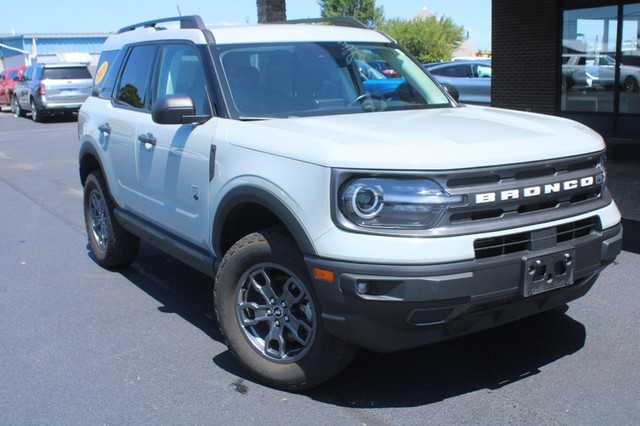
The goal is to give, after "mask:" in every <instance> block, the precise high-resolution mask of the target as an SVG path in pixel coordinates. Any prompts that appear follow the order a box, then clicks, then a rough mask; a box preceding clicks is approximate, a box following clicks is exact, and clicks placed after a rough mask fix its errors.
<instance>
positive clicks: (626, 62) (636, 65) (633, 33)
mask: <svg viewBox="0 0 640 426" xmlns="http://www.w3.org/2000/svg"><path fill="white" fill-rule="evenodd" d="M622 17H623V19H622V37H621V41H622V43H621V46H620V50H621V55H620V58H621V59H620V60H621V62H622V65H621V66H620V82H621V86H620V104H619V105H620V106H619V110H620V112H621V113H627V114H640V91H639V90H638V87H639V85H640V46H638V39H639V38H640V3H636V4H627V5H624V6H623V10H622Z"/></svg>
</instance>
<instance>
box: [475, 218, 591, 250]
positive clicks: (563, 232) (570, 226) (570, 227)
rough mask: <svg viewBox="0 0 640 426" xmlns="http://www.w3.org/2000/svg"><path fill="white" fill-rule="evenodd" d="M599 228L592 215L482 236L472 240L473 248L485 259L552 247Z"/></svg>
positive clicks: (586, 234) (584, 235)
mask: <svg viewBox="0 0 640 426" xmlns="http://www.w3.org/2000/svg"><path fill="white" fill-rule="evenodd" d="M599 229H600V221H599V220H598V218H597V217H595V216H594V217H590V218H587V219H583V220H579V221H576V222H570V223H565V224H562V225H558V226H555V227H552V228H545V229H541V230H535V231H530V232H520V233H517V234H509V235H502V236H499V237H493V238H482V239H479V240H476V241H474V243H473V248H474V252H475V256H476V259H486V258H488V257H495V256H502V255H505V254H511V253H517V252H521V251H527V250H528V251H533V250H535V249H536V248H539V247H544V248H547V247H553V246H556V245H557V244H559V243H565V242H568V241H573V240H576V239H578V238H582V237H586V236H588V235H590V234H592V233H594V232H597V231H598V230H599Z"/></svg>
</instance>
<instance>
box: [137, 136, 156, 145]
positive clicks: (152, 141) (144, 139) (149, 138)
mask: <svg viewBox="0 0 640 426" xmlns="http://www.w3.org/2000/svg"><path fill="white" fill-rule="evenodd" d="M138 140H139V141H140V142H142V143H148V144H151V145H153V146H155V145H156V138H155V137H154V136H153V134H151V133H147V134H146V135H140V136H138Z"/></svg>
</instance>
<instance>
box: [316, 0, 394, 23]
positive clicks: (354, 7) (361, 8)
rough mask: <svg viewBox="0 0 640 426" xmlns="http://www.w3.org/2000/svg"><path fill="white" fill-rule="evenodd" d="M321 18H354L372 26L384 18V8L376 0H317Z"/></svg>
mask: <svg viewBox="0 0 640 426" xmlns="http://www.w3.org/2000/svg"><path fill="white" fill-rule="evenodd" d="M318 5H319V6H320V16H322V17H323V18H356V19H359V20H360V21H362V22H364V23H365V24H367V25H368V26H369V27H371V28H374V27H376V26H377V25H379V24H380V23H381V22H382V20H383V19H384V9H383V7H382V6H376V0H318Z"/></svg>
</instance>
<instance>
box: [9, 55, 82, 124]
mask: <svg viewBox="0 0 640 426" xmlns="http://www.w3.org/2000/svg"><path fill="white" fill-rule="evenodd" d="M92 85H93V78H92V77H91V73H90V72H89V68H88V67H87V65H86V64H80V63H78V64H76V63H55V64H49V63H37V64H33V65H31V66H29V67H27V68H26V69H25V70H24V72H23V74H22V78H21V79H20V80H19V82H18V83H17V84H16V87H15V89H14V93H13V98H12V99H11V109H12V110H13V114H14V115H15V116H16V117H24V116H25V115H26V114H27V112H29V111H30V112H31V118H33V121H42V120H43V119H44V117H45V114H52V113H71V112H74V111H78V110H79V109H80V106H81V105H82V103H83V102H84V101H85V100H86V99H87V97H89V95H90V94H91V87H92Z"/></svg>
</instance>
